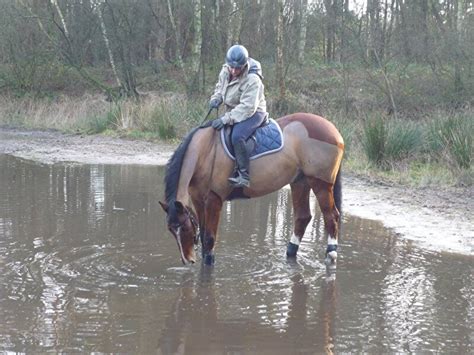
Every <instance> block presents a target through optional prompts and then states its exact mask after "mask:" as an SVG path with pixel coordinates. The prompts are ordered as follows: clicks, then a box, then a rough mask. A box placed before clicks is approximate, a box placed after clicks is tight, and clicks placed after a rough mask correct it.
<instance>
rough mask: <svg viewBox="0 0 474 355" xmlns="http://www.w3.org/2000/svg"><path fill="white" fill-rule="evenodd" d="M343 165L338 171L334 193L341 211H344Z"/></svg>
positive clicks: (338, 208) (337, 206)
mask: <svg viewBox="0 0 474 355" xmlns="http://www.w3.org/2000/svg"><path fill="white" fill-rule="evenodd" d="M341 170H342V168H341V166H339V170H338V171H337V175H336V181H335V182H334V187H333V194H334V203H335V204H336V208H337V210H338V211H339V213H342V177H341Z"/></svg>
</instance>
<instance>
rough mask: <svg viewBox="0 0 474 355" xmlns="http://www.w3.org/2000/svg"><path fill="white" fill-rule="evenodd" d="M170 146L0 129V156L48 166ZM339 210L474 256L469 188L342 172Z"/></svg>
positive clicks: (132, 156)
mask: <svg viewBox="0 0 474 355" xmlns="http://www.w3.org/2000/svg"><path fill="white" fill-rule="evenodd" d="M174 148H175V146H173V145H168V144H157V143H150V142H143V141H135V140H126V139H117V138H111V137H104V136H81V135H65V134H61V133H58V132H55V131H46V132H45V131H24V130H15V129H8V128H0V154H10V155H14V156H17V157H21V158H24V159H30V160H36V161H40V162H44V163H47V164H53V163H56V162H64V161H70V162H78V163H85V164H152V165H164V164H165V163H166V161H167V160H168V158H169V157H170V155H171V153H172V151H173V150H174ZM343 194H344V199H343V201H344V211H345V212H346V213H349V214H352V215H355V216H359V217H362V218H368V219H375V220H380V221H382V222H383V224H384V225H385V226H387V227H389V228H392V229H393V230H394V231H395V232H397V233H398V234H400V235H401V236H402V237H404V238H408V239H412V240H415V241H416V242H417V243H420V244H422V245H423V246H426V247H427V248H430V249H434V250H442V251H448V252H456V253H462V254H469V255H474V192H473V188H472V187H471V188H458V189H454V188H452V189H447V190H435V189H428V188H426V189H413V188H407V187H405V186H397V185H387V184H385V183H382V182H380V181H372V180H369V179H367V178H365V177H359V176H354V175H350V174H345V175H344V176H343Z"/></svg>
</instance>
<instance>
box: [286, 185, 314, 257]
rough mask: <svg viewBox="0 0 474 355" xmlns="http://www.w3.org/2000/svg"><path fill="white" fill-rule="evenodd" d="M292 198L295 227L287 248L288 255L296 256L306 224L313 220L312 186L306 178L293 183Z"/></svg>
mask: <svg viewBox="0 0 474 355" xmlns="http://www.w3.org/2000/svg"><path fill="white" fill-rule="evenodd" d="M290 187H291V199H292V201H293V214H294V217H293V218H294V229H293V235H292V236H291V240H290V242H289V243H288V247H287V249H286V255H287V256H288V257H295V256H296V253H297V252H298V248H299V245H300V242H301V239H302V238H303V235H304V232H305V230H306V226H307V225H308V223H309V221H311V211H310V208H309V192H310V187H309V185H308V184H307V183H306V180H305V179H300V180H298V181H297V182H294V183H291V184H290Z"/></svg>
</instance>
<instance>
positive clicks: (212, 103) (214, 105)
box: [209, 99, 222, 109]
mask: <svg viewBox="0 0 474 355" xmlns="http://www.w3.org/2000/svg"><path fill="white" fill-rule="evenodd" d="M221 102H222V101H221V100H219V99H212V100H211V101H210V102H209V108H211V109H213V108H218V107H219V106H220V104H221Z"/></svg>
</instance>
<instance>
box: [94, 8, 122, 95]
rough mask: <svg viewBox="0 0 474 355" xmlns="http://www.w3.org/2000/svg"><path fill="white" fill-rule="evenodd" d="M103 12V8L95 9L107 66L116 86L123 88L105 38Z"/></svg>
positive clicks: (108, 43) (108, 42)
mask: <svg viewBox="0 0 474 355" xmlns="http://www.w3.org/2000/svg"><path fill="white" fill-rule="evenodd" d="M103 11H104V8H103V6H101V7H99V8H97V17H98V18H99V21H100V29H101V31H102V38H103V39H104V43H105V48H107V54H108V55H109V64H110V67H111V68H112V71H113V73H114V77H115V81H116V83H117V86H119V87H122V86H123V85H122V82H121V81H120V78H119V76H118V74H117V68H116V66H115V60H114V55H113V53H112V49H111V48H110V41H109V37H108V36H107V28H106V27H105V22H104V16H103Z"/></svg>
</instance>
